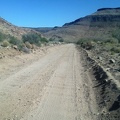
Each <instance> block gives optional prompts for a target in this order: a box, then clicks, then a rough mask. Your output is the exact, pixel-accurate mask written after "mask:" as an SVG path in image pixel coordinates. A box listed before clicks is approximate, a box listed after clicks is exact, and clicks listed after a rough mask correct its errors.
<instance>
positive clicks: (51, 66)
mask: <svg viewBox="0 0 120 120" xmlns="http://www.w3.org/2000/svg"><path fill="white" fill-rule="evenodd" d="M0 78H1V79H0V120H96V116H95V114H96V112H97V111H96V101H95V96H94V92H93V89H92V82H91V80H90V78H89V75H87V74H85V72H84V68H83V67H82V65H81V61H80V55H79V52H78V51H77V49H76V47H75V45H73V44H68V45H61V46H58V47H57V49H53V48H52V49H49V51H48V52H47V53H46V54H45V55H43V56H42V57H40V58H39V57H38V59H37V60H36V61H35V62H32V63H31V64H30V65H27V66H24V67H18V68H17V69H15V71H14V70H13V71H12V73H11V74H8V75H7V77H5V74H2V76H1V77H0ZM3 78H4V79H3Z"/></svg>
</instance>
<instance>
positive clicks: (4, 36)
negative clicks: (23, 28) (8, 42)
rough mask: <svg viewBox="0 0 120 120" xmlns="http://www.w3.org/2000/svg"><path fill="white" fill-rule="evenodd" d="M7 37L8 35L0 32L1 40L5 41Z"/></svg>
mask: <svg viewBox="0 0 120 120" xmlns="http://www.w3.org/2000/svg"><path fill="white" fill-rule="evenodd" d="M6 38H7V35H5V34H3V33H1V32H0V42H2V41H4V40H5V39H6Z"/></svg>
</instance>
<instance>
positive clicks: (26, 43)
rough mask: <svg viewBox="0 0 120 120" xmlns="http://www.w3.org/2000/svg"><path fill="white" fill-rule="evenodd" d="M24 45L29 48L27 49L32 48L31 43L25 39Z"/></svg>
mask: <svg viewBox="0 0 120 120" xmlns="http://www.w3.org/2000/svg"><path fill="white" fill-rule="evenodd" d="M25 45H26V47H27V48H29V49H31V48H32V45H31V44H30V43H29V42H28V41H27V42H25Z"/></svg>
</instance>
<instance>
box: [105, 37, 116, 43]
mask: <svg viewBox="0 0 120 120" xmlns="http://www.w3.org/2000/svg"><path fill="white" fill-rule="evenodd" d="M105 43H111V44H117V43H118V40H117V39H116V38H111V39H107V40H105Z"/></svg>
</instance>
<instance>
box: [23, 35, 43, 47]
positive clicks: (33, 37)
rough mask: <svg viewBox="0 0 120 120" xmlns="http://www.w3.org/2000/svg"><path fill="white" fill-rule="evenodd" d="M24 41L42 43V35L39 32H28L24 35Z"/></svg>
mask: <svg viewBox="0 0 120 120" xmlns="http://www.w3.org/2000/svg"><path fill="white" fill-rule="evenodd" d="M22 40H23V42H24V43H25V42H29V43H30V44H36V45H40V40H41V36H40V35H38V34H27V35H23V36H22Z"/></svg>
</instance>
